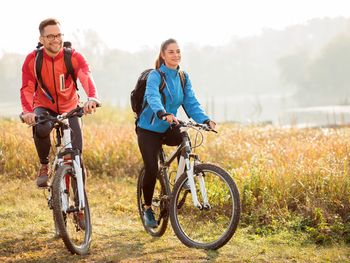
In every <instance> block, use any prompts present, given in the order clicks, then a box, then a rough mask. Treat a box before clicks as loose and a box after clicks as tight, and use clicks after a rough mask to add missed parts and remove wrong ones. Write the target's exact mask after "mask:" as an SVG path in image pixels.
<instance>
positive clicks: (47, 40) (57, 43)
mask: <svg viewBox="0 0 350 263" xmlns="http://www.w3.org/2000/svg"><path fill="white" fill-rule="evenodd" d="M62 38H63V34H62V33H61V29H60V27H59V25H48V26H46V27H45V28H44V31H43V34H42V35H41V36H40V38H39V40H40V42H41V44H43V46H44V48H45V50H46V51H47V53H48V54H49V55H50V56H56V55H57V54H58V53H59V52H60V50H61V48H62V46H63V39H62Z"/></svg>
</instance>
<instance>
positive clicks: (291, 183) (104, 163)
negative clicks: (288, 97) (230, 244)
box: [0, 107, 350, 244]
mask: <svg viewBox="0 0 350 263" xmlns="http://www.w3.org/2000/svg"><path fill="white" fill-rule="evenodd" d="M0 125H1V127H2V129H1V131H0V174H3V175H6V176H7V177H11V178H26V179H34V177H35V172H36V169H37V166H38V164H37V157H36V152H35V148H34V145H33V142H32V139H31V130H30V129H28V128H26V127H25V125H23V124H21V123H19V122H18V121H17V120H6V119H2V120H0ZM83 130H84V162H85V164H86V166H87V168H88V169H89V173H90V175H91V178H93V179H97V178H100V177H103V178H108V180H113V178H118V179H120V180H121V179H123V178H124V179H125V180H126V178H131V179H132V180H134V181H136V176H137V172H138V170H139V168H140V166H141V164H142V162H141V157H140V154H139V150H138V146H137V142H136V135H135V132H134V123H133V118H132V116H131V115H130V113H129V112H124V111H117V110H114V109H112V108H109V107H104V108H101V109H99V112H98V113H97V114H96V115H94V116H88V117H86V118H84V128H83ZM349 149H350V128H348V127H343V128H339V129H283V128H277V127H272V126H250V127H248V126H239V125H233V124H222V125H220V126H219V134H218V135H216V134H213V133H211V134H206V135H205V141H204V144H203V146H202V147H200V148H199V149H197V150H196V151H197V153H199V154H200V156H201V159H202V160H204V161H209V162H212V163H218V164H220V165H221V166H222V167H223V168H225V169H227V170H228V171H229V172H230V173H231V174H232V176H233V177H234V179H235V180H236V183H237V185H238V187H239V189H240V192H241V200H242V210H243V211H242V218H241V226H242V227H245V229H246V230H247V231H249V233H250V234H259V235H263V236H264V235H272V234H278V233H281V232H283V231H287V232H289V233H295V232H296V233H299V232H301V233H303V234H305V235H306V238H307V240H308V241H309V242H313V243H317V244H335V243H336V244H341V243H350V176H349V160H350V151H349ZM168 150H170V149H168Z"/></svg>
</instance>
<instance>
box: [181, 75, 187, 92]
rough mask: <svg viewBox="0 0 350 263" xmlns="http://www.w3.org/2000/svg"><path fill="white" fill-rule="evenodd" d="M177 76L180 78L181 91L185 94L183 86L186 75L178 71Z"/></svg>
mask: <svg viewBox="0 0 350 263" xmlns="http://www.w3.org/2000/svg"><path fill="white" fill-rule="evenodd" d="M179 76H180V81H181V86H182V90H183V92H184V94H185V86H186V82H187V78H186V74H185V72H184V71H182V70H179Z"/></svg>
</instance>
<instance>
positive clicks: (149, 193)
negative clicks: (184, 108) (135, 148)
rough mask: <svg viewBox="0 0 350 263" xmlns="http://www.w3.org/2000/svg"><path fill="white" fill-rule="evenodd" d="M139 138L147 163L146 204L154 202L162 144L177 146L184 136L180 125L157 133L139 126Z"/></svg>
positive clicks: (144, 161) (144, 190) (145, 181)
mask: <svg viewBox="0 0 350 263" xmlns="http://www.w3.org/2000/svg"><path fill="white" fill-rule="evenodd" d="M136 131H137V139H138V144H139V148H140V151H141V155H142V159H143V163H144V165H145V177H144V179H143V195H144V198H145V205H147V206H150V205H151V204H152V197H153V192H154V186H155V183H156V178H157V173H158V169H159V167H158V158H159V153H160V149H161V147H162V144H166V145H169V146H177V145H179V144H181V142H182V137H181V134H180V130H179V128H178V127H173V128H169V129H168V130H167V131H166V132H165V133H157V132H152V131H148V130H144V129H141V128H139V127H138V128H137V129H136Z"/></svg>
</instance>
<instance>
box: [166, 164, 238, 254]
mask: <svg viewBox="0 0 350 263" xmlns="http://www.w3.org/2000/svg"><path fill="white" fill-rule="evenodd" d="M201 178H203V179H204V183H205V189H206V193H207V196H208V201H209V204H210V207H207V208H203V209H199V208H197V207H195V206H194V204H193V201H192V195H191V191H190V190H189V189H188V185H187V181H188V180H187V174H186V173H184V174H182V175H181V176H180V178H179V179H178V180H177V182H176V183H175V186H174V190H173V196H172V199H171V202H170V208H169V209H170V211H169V213H170V220H171V224H172V227H173V229H174V232H175V234H176V236H177V237H178V238H179V239H180V240H181V242H182V243H184V244H185V245H186V246H188V247H195V248H201V249H218V248H220V247H222V246H223V245H225V244H226V243H227V242H228V241H229V240H230V239H231V237H232V236H233V234H234V232H235V231H236V228H237V225H238V222H239V218H240V199H239V192H238V189H237V186H236V184H235V182H234V181H233V179H232V178H231V176H230V175H229V174H228V173H227V172H226V171H225V170H223V169H222V168H220V167H218V166H215V165H212V164H199V165H196V166H195V167H194V182H195V185H196V189H197V195H198V200H199V202H200V203H201V204H202V205H203V201H202V200H203V198H202V195H201V192H200V180H201Z"/></svg>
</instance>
